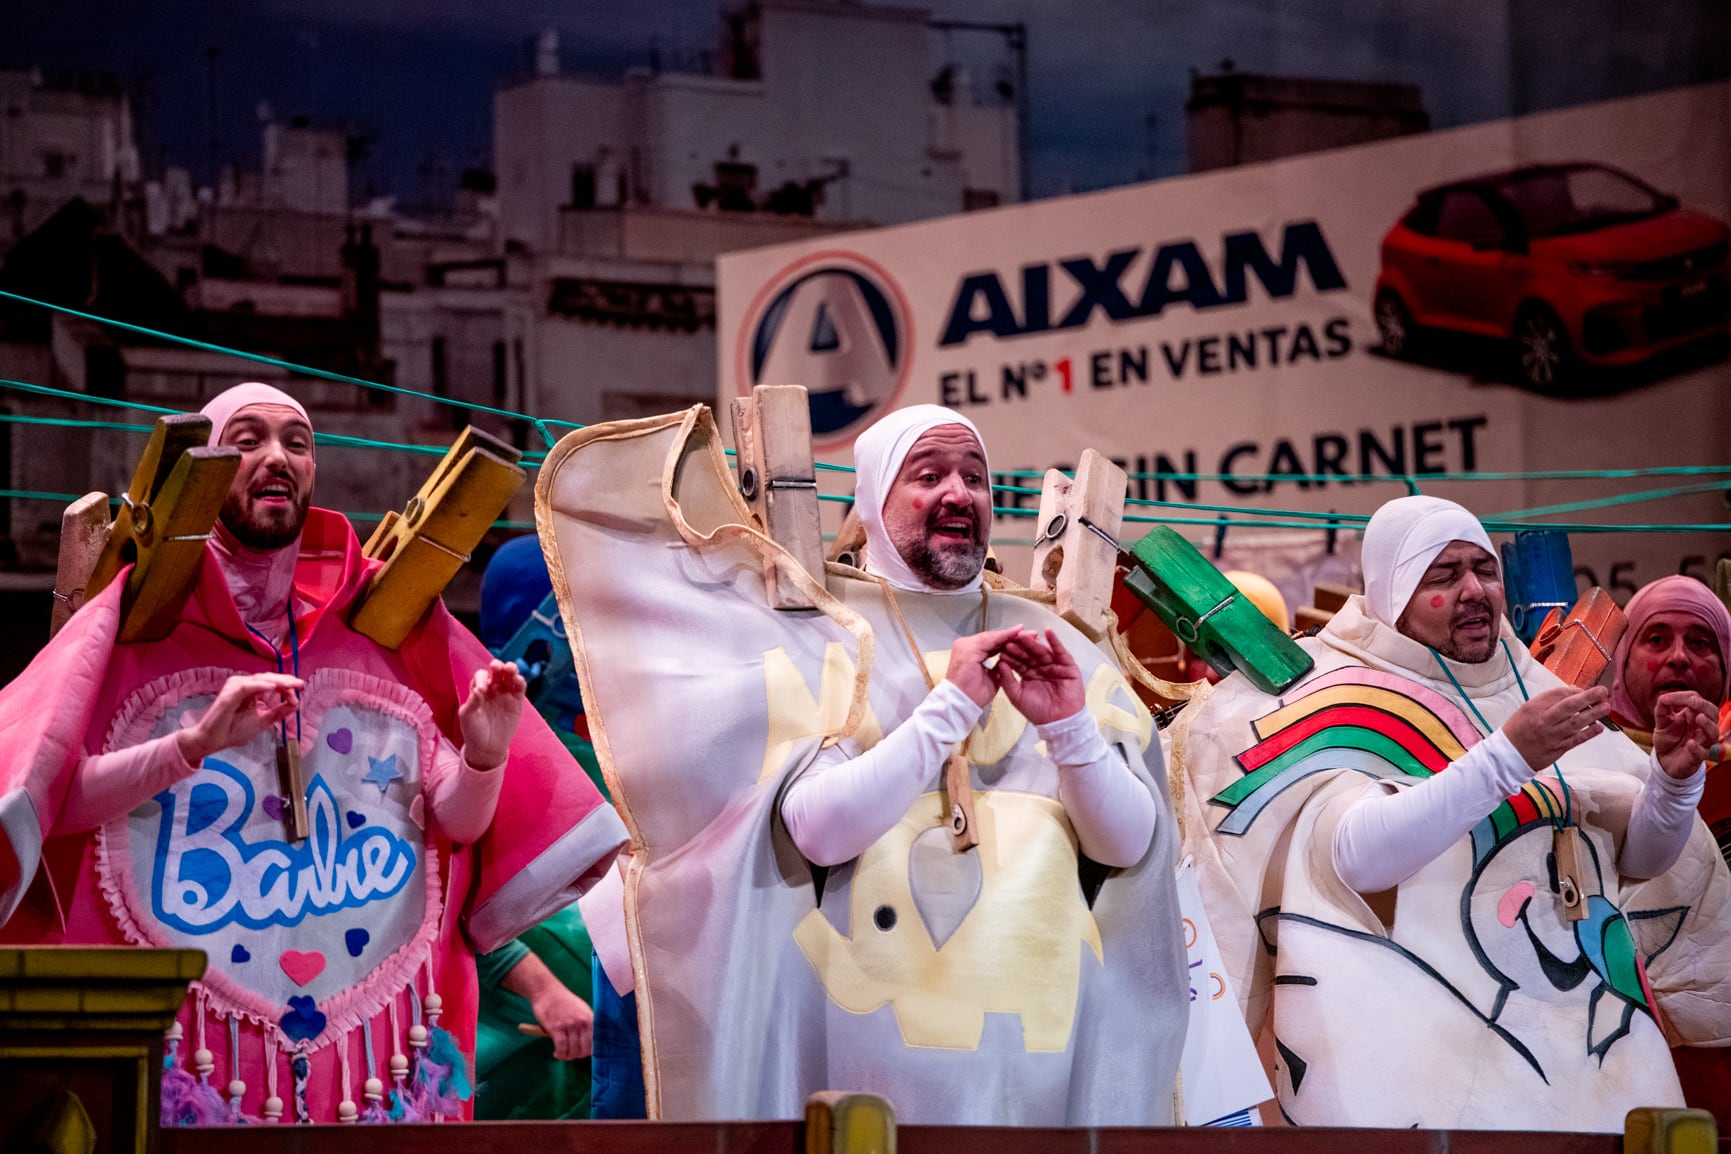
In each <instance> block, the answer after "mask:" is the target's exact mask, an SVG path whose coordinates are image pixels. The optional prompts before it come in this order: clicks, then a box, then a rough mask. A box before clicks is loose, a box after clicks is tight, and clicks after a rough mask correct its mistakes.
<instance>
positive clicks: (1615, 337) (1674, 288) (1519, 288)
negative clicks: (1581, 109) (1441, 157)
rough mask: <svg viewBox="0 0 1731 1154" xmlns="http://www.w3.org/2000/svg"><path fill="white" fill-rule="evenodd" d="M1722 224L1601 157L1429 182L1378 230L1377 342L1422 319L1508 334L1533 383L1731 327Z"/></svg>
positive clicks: (1401, 346)
mask: <svg viewBox="0 0 1731 1154" xmlns="http://www.w3.org/2000/svg"><path fill="white" fill-rule="evenodd" d="M1728 258H1731V229H1727V227H1726V226H1725V224H1724V223H1723V222H1721V221H1718V220H1715V219H1714V218H1713V217H1710V216H1705V215H1703V214H1701V213H1698V212H1692V211H1690V210H1688V209H1685V208H1681V207H1679V206H1678V203H1677V198H1676V197H1674V196H1669V195H1667V194H1665V193H1662V192H1659V191H1657V190H1655V189H1653V188H1651V187H1650V186H1648V185H1646V184H1644V183H1643V182H1641V181H1640V180H1637V179H1636V178H1634V177H1632V176H1630V175H1629V174H1628V173H1625V172H1620V171H1618V170H1617V169H1615V168H1611V167H1608V166H1606V165H1602V164H1558V165H1532V166H1528V167H1526V168H1517V169H1514V170H1512V171H1509V172H1500V173H1493V174H1489V175H1485V176H1477V177H1472V178H1470V179H1467V180H1459V181H1454V182H1451V183H1449V184H1444V185H1439V186H1437V187H1436V188H1432V189H1428V190H1426V191H1424V192H1421V193H1419V194H1418V199H1417V202H1416V203H1415V204H1414V205H1413V207H1412V208H1411V209H1409V210H1408V211H1407V213H1406V215H1405V216H1403V217H1402V218H1401V220H1400V223H1398V224H1396V225H1395V226H1394V227H1393V228H1392V229H1390V230H1389V233H1388V236H1386V237H1385V238H1384V239H1383V242H1382V268H1381V272H1380V274H1379V275H1378V277H1377V282H1376V305H1375V307H1376V324H1377V329H1378V332H1379V333H1380V335H1381V337H1382V347H1383V351H1384V352H1386V353H1388V354H1389V355H1391V356H1396V357H1407V356H1412V355H1414V351H1415V346H1416V345H1417V344H1419V343H1420V342H1421V341H1422V338H1423V337H1425V336H1426V335H1427V330H1446V331H1449V332H1453V333H1457V334H1471V335H1474V336H1478V337H1489V338H1494V339H1496V340H1498V341H1511V342H1513V345H1514V349H1515V352H1516V354H1517V355H1518V358H1519V372H1520V375H1521V377H1522V378H1523V379H1524V380H1525V381H1526V382H1527V383H1528V384H1530V385H1532V386H1534V387H1535V388H1540V389H1551V388H1555V387H1557V386H1559V385H1563V384H1566V383H1568V382H1569V381H1571V380H1572V379H1574V378H1575V377H1576V376H1578V375H1579V373H1580V371H1581V370H1582V369H1583V368H1586V367H1598V368H1612V367H1619V366H1626V365H1633V364H1637V363H1639V362H1642V361H1645V360H1648V359H1649V358H1651V357H1653V356H1655V355H1656V354H1658V353H1661V352H1664V351H1666V350H1668V349H1672V348H1675V347H1677V346H1680V345H1683V344H1686V343H1688V342H1690V341H1694V340H1697V339H1699V338H1701V337H1704V336H1710V335H1713V334H1718V333H1723V332H1725V331H1727V328H1728V327H1731V281H1728V279H1727V274H1728V271H1731V270H1728V268H1727V261H1728Z"/></svg>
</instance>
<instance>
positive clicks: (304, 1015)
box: [277, 994, 325, 1042]
mask: <svg viewBox="0 0 1731 1154" xmlns="http://www.w3.org/2000/svg"><path fill="white" fill-rule="evenodd" d="M288 1004H289V1012H288V1013H286V1014H284V1015H283V1016H282V1018H281V1020H280V1021H278V1022H277V1025H279V1026H281V1027H282V1032H283V1033H284V1034H286V1035H288V1037H289V1038H291V1039H292V1040H294V1041H296V1042H308V1041H311V1040H312V1039H314V1038H316V1037H318V1036H319V1035H320V1034H322V1033H324V1032H325V1016H324V1015H323V1014H321V1013H320V1012H319V1009H318V1006H317V1005H316V1004H315V1003H314V1002H313V1000H312V999H311V998H309V997H307V996H306V995H304V994H296V995H295V996H294V997H292V998H290V999H289V1000H288Z"/></svg>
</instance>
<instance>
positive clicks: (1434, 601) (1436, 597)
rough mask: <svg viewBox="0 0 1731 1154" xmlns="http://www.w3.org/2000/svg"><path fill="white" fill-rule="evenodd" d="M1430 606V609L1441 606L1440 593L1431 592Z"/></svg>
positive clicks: (1441, 598)
mask: <svg viewBox="0 0 1731 1154" xmlns="http://www.w3.org/2000/svg"><path fill="white" fill-rule="evenodd" d="M1430 607H1431V608H1432V609H1441V608H1442V607H1443V595H1442V594H1441V593H1433V594H1431V599H1430Z"/></svg>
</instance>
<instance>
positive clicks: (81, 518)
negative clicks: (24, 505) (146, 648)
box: [55, 413, 240, 641]
mask: <svg viewBox="0 0 1731 1154" xmlns="http://www.w3.org/2000/svg"><path fill="white" fill-rule="evenodd" d="M209 440H210V418H209V417H206V416H203V415H201V414H199V413H175V414H173V415H171V416H166V417H158V418H157V419H156V427H155V428H154V429H152V430H151V433H150V441H149V442H148V443H147V444H146V445H145V446H144V455H143V456H142V457H140V458H139V460H138V468H136V469H135V470H133V473H132V484H131V486H130V487H129V488H128V489H127V491H126V495H125V496H123V497H122V498H121V499H120V509H119V511H118V512H117V513H116V514H115V517H114V523H113V524H112V525H110V526H109V527H108V530H107V535H106V536H105V538H104V540H103V543H102V548H101V550H100V552H98V553H97V555H96V561H95V564H94V565H92V566H91V568H90V570H89V575H88V576H87V577H86V578H85V579H84V580H83V581H82V582H80V581H79V580H78V579H77V575H76V573H74V572H72V570H73V569H74V568H75V567H76V566H77V565H79V564H81V563H82V559H83V558H85V557H87V556H89V553H88V542H89V535H90V534H93V533H94V531H95V526H96V524H97V514H96V512H95V510H97V509H100V508H102V507H103V506H104V505H105V504H106V502H107V498H106V497H105V496H104V495H102V494H99V493H87V494H85V495H84V496H83V497H81V498H79V499H78V500H77V501H75V502H73V504H72V505H71V506H69V507H68V508H67V511H66V516H65V518H63V519H62V528H63V529H67V528H69V527H70V528H71V530H72V532H73V533H75V534H77V535H78V537H79V539H78V540H76V541H73V542H71V543H69V542H68V541H66V540H65V539H64V538H63V539H62V541H61V572H60V574H59V575H58V576H57V577H56V580H55V590H56V592H57V593H64V594H65V599H64V600H62V598H61V597H58V596H57V597H56V598H55V605H56V616H58V613H59V610H60V608H61V607H64V608H65V612H66V614H67V616H71V614H72V612H73V610H75V609H76V608H77V605H75V604H74V603H73V602H74V600H75V599H76V598H77V593H78V589H79V587H80V586H81V585H82V587H83V595H82V601H88V600H89V599H90V598H92V597H95V596H96V595H97V594H98V593H100V592H102V590H103V589H105V588H107V586H108V583H109V582H110V581H112V580H114V578H115V577H116V576H117V575H118V574H119V573H120V571H121V570H122V569H123V568H125V567H126V566H127V565H131V566H132V572H131V574H130V575H128V577H127V579H126V590H125V592H124V593H123V594H122V600H121V609H120V640H121V641H160V640H161V639H162V638H164V637H167V636H168V634H169V631H170V630H171V629H173V628H174V624H175V621H176V619H177V618H178V617H179V614H180V607H181V603H182V602H184V601H185V600H186V594H187V590H188V589H190V588H191V586H192V581H193V578H194V577H196V576H197V574H198V567H199V565H200V564H201V563H202V559H203V557H204V544H205V542H206V541H208V540H209V539H210V529H211V526H212V525H214V524H216V517H217V514H218V513H220V512H222V503H223V501H225V500H226V499H227V498H228V490H229V487H230V486H231V485H232V484H233V483H234V475H235V473H236V472H237V471H238V470H239V469H240V450H239V449H235V448H232V447H229V446H219V447H214V448H212V447H209V446H208V444H207V443H208V442H209ZM80 603H81V602H80ZM61 624H64V621H63V620H62V621H61Z"/></svg>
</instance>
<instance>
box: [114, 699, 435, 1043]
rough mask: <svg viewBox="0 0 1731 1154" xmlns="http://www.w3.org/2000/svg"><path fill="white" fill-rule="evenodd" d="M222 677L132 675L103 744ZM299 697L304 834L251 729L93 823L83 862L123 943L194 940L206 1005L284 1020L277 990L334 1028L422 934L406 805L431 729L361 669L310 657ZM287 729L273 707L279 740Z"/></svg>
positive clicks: (268, 737) (262, 739) (422, 856)
mask: <svg viewBox="0 0 1731 1154" xmlns="http://www.w3.org/2000/svg"><path fill="white" fill-rule="evenodd" d="M228 672H229V671H227V670H210V669H200V670H194V671H191V672H190V673H183V674H177V675H174V676H172V677H169V678H165V679H163V681H162V682H160V683H158V684H157V685H155V686H147V687H146V689H145V690H144V691H141V692H140V693H138V694H135V695H134V696H133V697H132V699H131V700H132V702H133V703H135V707H134V708H133V709H132V711H131V712H130V714H129V716H127V717H124V718H121V719H118V720H117V722H116V725H115V726H114V730H113V733H114V736H113V738H112V739H111V741H110V746H111V748H122V747H125V746H129V745H132V744H136V743H137V742H140V741H145V740H149V739H150V738H154V737H158V736H161V735H163V734H166V733H172V732H174V731H175V730H176V729H179V728H180V727H181V726H182V725H183V724H184V723H185V719H186V718H188V717H197V716H199V715H200V714H201V713H202V711H203V709H204V708H206V707H207V706H208V705H209V703H210V702H211V701H212V700H214V698H215V695H216V691H217V689H218V688H220V686H221V684H222V681H223V680H225V679H226V677H227V676H228ZM153 688H154V689H157V690H159V692H157V693H154V694H153V693H151V692H150V690H151V689H153ZM301 700H302V705H301V713H300V718H299V725H298V728H299V731H300V747H301V762H300V764H301V778H302V781H303V782H304V783H305V786H306V803H307V817H308V825H309V833H308V836H307V837H306V838H305V839H304V840H302V841H299V842H290V841H288V840H286V833H285V829H284V825H283V821H282V818H283V811H284V809H285V801H286V799H285V798H283V797H282V796H281V787H280V785H279V780H280V778H279V774H278V768H277V755H276V742H277V735H276V734H265V735H260V736H259V737H258V738H255V739H254V740H253V741H252V742H250V743H248V744H247V745H245V746H239V747H236V748H232V749H226V750H223V751H222V752H220V753H218V754H215V755H212V756H211V757H208V758H206V759H205V760H204V763H203V764H202V765H201V766H200V767H199V770H198V772H197V773H195V774H193V775H192V776H190V777H187V778H185V779H183V780H181V781H179V782H177V783H176V784H175V785H173V786H171V787H169V788H168V789H166V790H164V791H162V792H161V793H159V794H157V795H156V796H155V797H154V798H152V799H151V800H150V801H148V802H146V803H144V804H143V805H141V806H139V807H138V808H137V809H136V810H134V811H133V812H132V813H131V814H129V815H128V816H126V817H124V818H120V819H117V820H116V821H113V822H110V823H109V824H108V825H107V826H105V827H104V828H103V830H102V831H101V834H100V838H99V852H98V869H99V871H100V873H101V878H102V884H103V888H104V891H105V892H107V893H108V894H109V897H110V906H111V908H113V909H114V911H115V913H116V915H117V917H118V918H119V919H120V921H121V925H122V929H123V930H124V931H125V932H126V934H127V936H128V937H129V938H131V939H132V940H134V941H138V942H140V943H141V944H147V945H154V946H164V947H181V948H189V947H190V948H195V949H201V950H203V951H205V954H206V955H207V956H208V958H209V959H210V961H209V970H208V971H207V973H206V976H205V979H204V982H205V986H206V988H207V990H208V991H209V992H210V994H211V996H212V1001H213V1003H214V1004H215V1006H216V1008H217V1009H218V1010H219V1012H220V1011H224V1010H229V1011H239V1012H243V1013H247V1014H251V1015H256V1016H258V1017H262V1018H265V1019H266V1020H267V1021H273V1022H275V1021H279V1019H282V1017H283V1015H284V1014H285V1013H290V1015H291V1017H290V1019H289V1021H290V1024H291V1025H292V1024H293V1022H294V1021H295V1020H296V1019H295V1018H294V1017H293V1013H292V1010H291V1007H290V1003H289V999H290V998H295V999H296V1000H297V1002H296V1004H297V1005H299V1006H304V1005H305V1004H306V1003H305V999H307V998H311V999H312V1000H313V1004H314V1005H315V1006H316V1007H317V1010H318V1012H319V1014H321V1015H322V1016H323V1017H324V1019H326V1020H328V1021H330V1022H331V1023H333V1025H332V1026H331V1027H330V1028H329V1029H328V1030H327V1031H326V1032H334V1030H335V1025H334V1023H335V1022H336V1021H337V1020H338V1019H340V1018H345V1017H346V1018H352V1017H354V1016H355V1015H370V1014H372V1013H375V1012H377V1011H378V1010H379V1009H380V1008H382V1006H383V1005H384V1004H385V1003H386V1002H387V1001H388V1000H389V999H390V997H391V996H392V994H394V993H395V992H396V991H398V990H400V989H401V988H402V986H403V985H404V984H405V983H406V982H407V981H408V980H409V978H410V976H411V974H412V972H413V969H414V967H415V966H417V965H418V964H420V962H421V961H423V960H424V959H425V958H426V957H427V955H428V953H429V951H430V945H431V942H432V940H433V936H434V935H435V933H436V931H437V927H438V922H439V916H440V913H441V901H440V895H439V868H438V861H437V851H436V849H435V847H434V846H433V845H431V844H430V843H429V842H428V841H427V838H426V835H425V833H424V832H423V830H422V828H421V824H420V822H418V821H417V820H416V818H415V816H414V813H413V811H415V810H418V809H419V808H420V806H421V805H422V800H421V782H422V779H423V777H424V769H425V766H426V765H427V764H429V759H430V758H431V756H432V755H433V752H434V750H435V749H436V742H437V740H438V734H437V730H436V728H435V727H434V725H433V722H432V717H431V714H430V712H429V711H428V710H427V708H426V705H425V703H423V702H421V700H420V699H419V698H418V697H416V696H414V695H413V694H412V693H409V692H408V691H407V690H405V689H404V688H403V687H402V686H398V685H389V684H386V683H382V682H380V681H379V680H377V679H375V678H371V677H367V676H365V675H362V674H355V673H349V672H347V671H343V670H335V669H323V670H319V671H318V672H316V673H314V674H313V675H312V676H310V677H309V678H308V679H307V685H306V689H305V690H304V691H303V693H302V695H301ZM296 728H297V726H296V721H295V719H294V718H290V719H289V722H288V737H289V739H290V740H291V741H292V740H294V738H295V731H296ZM302 1016H303V1017H305V1016H306V1015H302ZM313 1020H317V1019H316V1018H315V1019H313ZM321 1028H323V1027H322V1024H321ZM298 1040H308V1039H305V1038H302V1039H298ZM321 1040H322V1038H321ZM316 1044H318V1040H315V1045H316Z"/></svg>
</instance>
